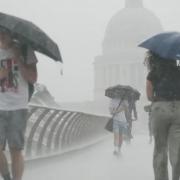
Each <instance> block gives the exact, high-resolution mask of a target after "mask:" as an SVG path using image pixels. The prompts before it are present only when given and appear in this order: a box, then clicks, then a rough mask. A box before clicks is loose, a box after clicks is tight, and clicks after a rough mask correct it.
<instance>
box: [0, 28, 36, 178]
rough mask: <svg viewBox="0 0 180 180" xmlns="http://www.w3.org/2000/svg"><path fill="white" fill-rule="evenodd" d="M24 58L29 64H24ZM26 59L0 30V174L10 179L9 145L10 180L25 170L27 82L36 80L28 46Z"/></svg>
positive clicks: (25, 62) (31, 53)
mask: <svg viewBox="0 0 180 180" xmlns="http://www.w3.org/2000/svg"><path fill="white" fill-rule="evenodd" d="M26 59H27V60H28V61H26ZM26 59H25V58H24V56H23V52H22V50H21V47H20V46H19V45H18V43H17V41H14V40H13V38H12V37H11V34H10V33H8V32H7V31H6V30H4V29H2V28H1V29H0V173H1V175H2V177H3V179H4V180H11V176H10V171H9V169H8V163H7V159H6V156H5V154H4V152H3V151H4V150H5V146H6V144H8V146H9V149H10V154H11V156H10V157H11V164H12V168H11V169H12V179H13V180H21V179H22V175H23V169H24V160H23V155H22V150H23V147H24V133H25V128H26V121H27V117H26V116H27V108H28V96H29V95H28V83H31V84H33V83H35V82H36V80H37V68H36V63H37V58H36V56H35V54H34V51H33V50H32V49H31V48H30V47H28V48H27V51H26Z"/></svg>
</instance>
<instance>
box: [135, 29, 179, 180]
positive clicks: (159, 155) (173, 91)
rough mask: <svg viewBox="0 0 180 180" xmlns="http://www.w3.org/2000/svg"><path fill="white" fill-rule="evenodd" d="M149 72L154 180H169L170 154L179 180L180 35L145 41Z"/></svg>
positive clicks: (156, 36) (147, 83)
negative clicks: (179, 60)
mask: <svg viewBox="0 0 180 180" xmlns="http://www.w3.org/2000/svg"><path fill="white" fill-rule="evenodd" d="M139 46H140V47H144V48H146V49H148V52H147V56H146V58H145V65H146V66H147V68H148V70H149V72H148V75H147V80H146V93H147V98H148V100H149V101H151V102H152V105H151V114H150V118H151V123H152V131H153V137H154V155H153V156H154V157H153V167H154V175H155V180H168V179H169V177H168V153H169V158H170V163H171V166H172V179H173V180H179V178H180V78H179V77H180V66H179V64H178V61H177V60H178V59H179V58H180V33H179V32H164V33H160V34H157V35H155V36H153V37H151V38H149V39H147V40H145V41H144V42H142V43H141V44H140V45H139Z"/></svg>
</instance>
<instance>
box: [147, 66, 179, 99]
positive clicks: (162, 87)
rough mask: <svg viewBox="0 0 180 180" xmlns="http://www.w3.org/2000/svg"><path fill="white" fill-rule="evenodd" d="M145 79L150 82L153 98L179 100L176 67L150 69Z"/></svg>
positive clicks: (177, 71) (177, 70) (177, 69)
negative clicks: (157, 69)
mask: <svg viewBox="0 0 180 180" xmlns="http://www.w3.org/2000/svg"><path fill="white" fill-rule="evenodd" d="M147 80H149V81H151V82H152V85H153V91H154V92H153V93H154V99H155V100H167V101H171V100H180V70H179V68H177V67H173V68H171V69H170V68H169V69H161V70H159V71H155V70H154V71H151V72H149V74H148V75H147Z"/></svg>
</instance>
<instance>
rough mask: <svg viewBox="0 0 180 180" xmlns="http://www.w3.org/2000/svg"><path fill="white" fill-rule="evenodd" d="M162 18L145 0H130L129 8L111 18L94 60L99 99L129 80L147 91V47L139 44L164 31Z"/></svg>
mask: <svg viewBox="0 0 180 180" xmlns="http://www.w3.org/2000/svg"><path fill="white" fill-rule="evenodd" d="M162 30H163V29H162V26H161V23H160V20H159V19H158V18H157V17H156V16H155V15H154V14H153V13H152V12H151V11H150V10H148V9H146V8H145V7H144V5H143V1H142V0H126V1H125V8H123V9H121V10H120V11H119V12H117V13H116V14H115V15H114V16H113V17H112V18H111V19H110V21H109V23H108V25H107V29H106V32H105V36H104V40H103V43H102V54H101V55H98V56H96V57H95V61H94V73H95V74H94V82H95V83H94V95H95V100H96V101H99V100H102V99H104V90H105V89H106V88H107V87H109V86H112V85H116V84H124V85H126V84H129V85H131V86H133V87H135V88H137V89H138V90H140V91H141V92H143V91H144V83H145V70H146V69H145V67H144V65H143V59H144V52H145V51H144V50H143V49H141V48H139V47H137V45H138V44H139V43H140V42H142V41H143V40H144V39H147V38H148V37H150V36H152V35H154V34H156V33H159V32H162Z"/></svg>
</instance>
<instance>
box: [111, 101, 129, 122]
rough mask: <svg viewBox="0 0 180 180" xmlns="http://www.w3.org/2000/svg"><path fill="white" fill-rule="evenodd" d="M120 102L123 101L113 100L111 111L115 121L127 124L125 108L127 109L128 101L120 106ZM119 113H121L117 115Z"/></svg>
mask: <svg viewBox="0 0 180 180" xmlns="http://www.w3.org/2000/svg"><path fill="white" fill-rule="evenodd" d="M120 101H121V99H115V98H114V99H111V100H110V104H109V111H110V113H111V114H112V115H113V117H114V120H116V121H121V122H127V120H126V116H125V108H126V107H127V101H126V100H123V101H122V102H121V105H120V106H119V103H120ZM117 111H119V112H118V113H117Z"/></svg>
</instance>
